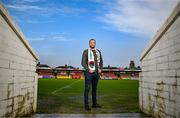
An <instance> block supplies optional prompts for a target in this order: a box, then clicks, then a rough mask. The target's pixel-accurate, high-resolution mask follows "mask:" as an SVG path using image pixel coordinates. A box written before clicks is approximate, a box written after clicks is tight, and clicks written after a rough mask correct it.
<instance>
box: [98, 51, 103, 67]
mask: <svg viewBox="0 0 180 118" xmlns="http://www.w3.org/2000/svg"><path fill="white" fill-rule="evenodd" d="M99 52H100V51H99ZM100 69H101V70H102V69H103V58H102V54H101V52H100Z"/></svg>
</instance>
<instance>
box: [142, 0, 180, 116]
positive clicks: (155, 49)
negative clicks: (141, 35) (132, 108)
mask: <svg viewBox="0 0 180 118" xmlns="http://www.w3.org/2000/svg"><path fill="white" fill-rule="evenodd" d="M179 16H180V3H178V5H177V6H176V8H175V9H174V10H173V12H172V14H171V15H170V16H169V18H168V19H167V20H166V21H165V23H164V25H163V26H162V27H161V28H160V29H159V30H158V32H157V34H156V35H155V36H154V38H153V39H152V41H151V42H150V43H149V45H148V46H147V48H146V49H145V50H144V52H143V54H142V56H141V64H142V65H141V66H142V73H141V78H140V81H139V84H140V86H139V104H140V108H141V110H142V111H143V112H145V113H147V114H150V115H153V116H154V117H162V118H165V117H176V118H180V17H179Z"/></svg>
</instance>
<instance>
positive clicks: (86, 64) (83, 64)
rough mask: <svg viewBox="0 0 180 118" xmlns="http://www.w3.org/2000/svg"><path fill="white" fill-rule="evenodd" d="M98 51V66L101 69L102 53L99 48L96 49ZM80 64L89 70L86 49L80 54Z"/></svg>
mask: <svg viewBox="0 0 180 118" xmlns="http://www.w3.org/2000/svg"><path fill="white" fill-rule="evenodd" d="M97 50H98V49H97ZM98 51H99V53H100V63H99V68H100V69H101V70H102V69H103V59H102V55H101V52H100V50H98ZM81 65H82V66H83V67H84V69H85V70H87V71H89V68H88V49H86V50H84V52H83V54H82V60H81Z"/></svg>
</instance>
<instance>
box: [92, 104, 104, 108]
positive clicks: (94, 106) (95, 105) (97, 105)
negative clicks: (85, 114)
mask: <svg viewBox="0 0 180 118" xmlns="http://www.w3.org/2000/svg"><path fill="white" fill-rule="evenodd" d="M92 108H102V106H101V105H99V104H93V105H92Z"/></svg>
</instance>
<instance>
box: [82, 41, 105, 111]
mask: <svg viewBox="0 0 180 118" xmlns="http://www.w3.org/2000/svg"><path fill="white" fill-rule="evenodd" d="M95 46H96V40H95V39H90V40H89V49H86V50H84V52H83V55H82V61H81V65H82V66H83V67H84V69H85V72H84V75H85V90H84V105H85V110H87V111H89V110H91V109H90V107H89V100H88V98H89V90H90V85H92V108H101V106H100V105H99V104H98V103H97V98H96V93H97V85H98V80H99V78H100V74H101V72H102V68H103V60H102V55H101V52H100V51H99V50H98V49H96V48H95Z"/></svg>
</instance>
